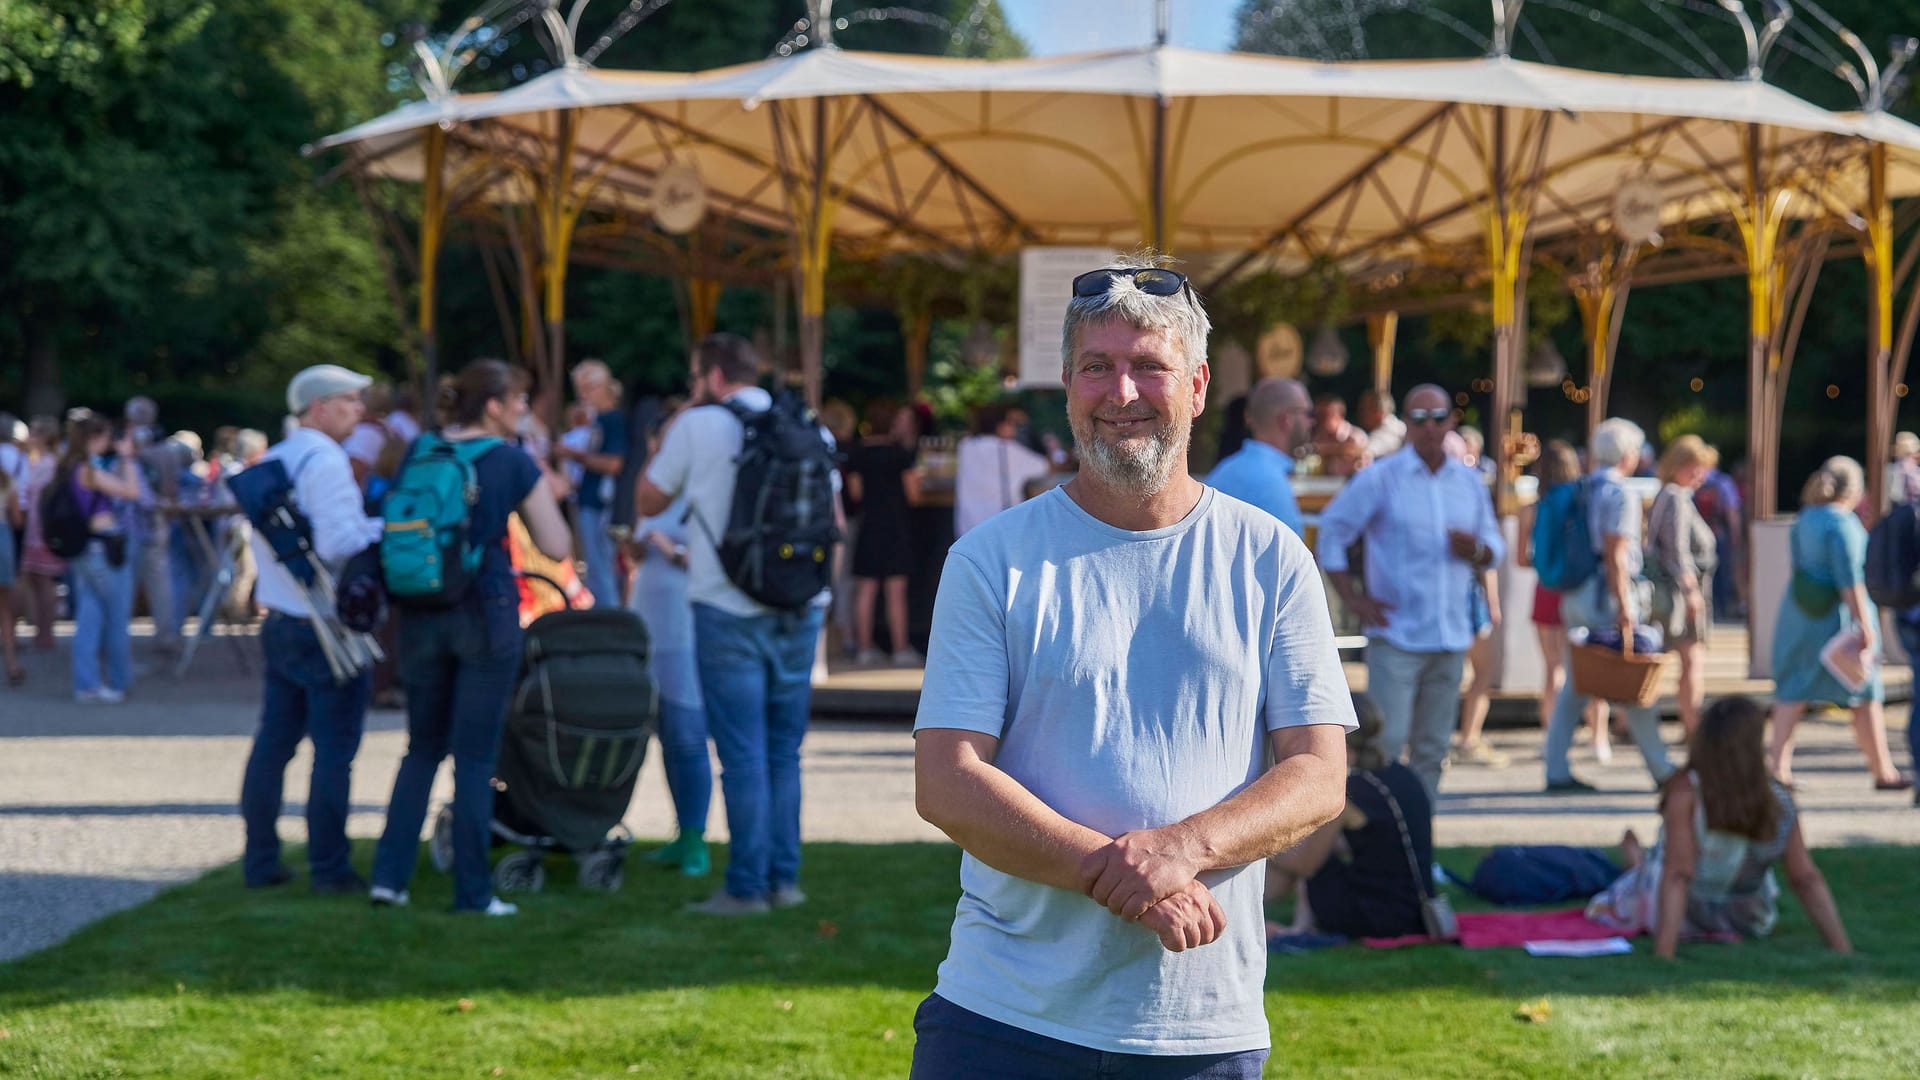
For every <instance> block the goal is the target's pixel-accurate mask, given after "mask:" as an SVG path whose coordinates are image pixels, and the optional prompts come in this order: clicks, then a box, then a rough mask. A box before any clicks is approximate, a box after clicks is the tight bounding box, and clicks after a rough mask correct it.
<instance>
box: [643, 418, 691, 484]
mask: <svg viewBox="0 0 1920 1080" xmlns="http://www.w3.org/2000/svg"><path fill="white" fill-rule="evenodd" d="M701 419H702V418H701V417H700V416H698V415H697V414H695V413H691V412H689V413H687V414H685V415H684V416H682V417H680V419H679V420H678V421H677V422H675V423H674V424H673V425H672V426H671V427H669V428H667V437H666V438H664V439H662V440H661V441H660V450H659V452H658V453H656V454H654V455H653V460H652V461H651V462H649V463H648V464H647V479H648V480H649V481H651V482H652V483H653V486H654V487H657V488H659V489H660V490H661V491H663V492H666V494H667V495H668V497H670V498H671V497H676V496H678V495H679V494H680V493H681V492H682V491H684V490H686V486H687V474H688V472H689V471H690V470H691V468H692V462H693V440H694V433H693V429H694V427H695V426H696V425H697V424H698V423H699V421H700V420H701Z"/></svg>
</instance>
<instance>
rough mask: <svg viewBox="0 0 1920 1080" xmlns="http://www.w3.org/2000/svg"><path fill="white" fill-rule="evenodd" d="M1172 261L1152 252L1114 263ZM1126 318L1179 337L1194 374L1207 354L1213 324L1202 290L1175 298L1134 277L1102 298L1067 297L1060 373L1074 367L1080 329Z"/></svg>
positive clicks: (1137, 265)
mask: <svg viewBox="0 0 1920 1080" xmlns="http://www.w3.org/2000/svg"><path fill="white" fill-rule="evenodd" d="M1165 261H1166V260H1165V259H1164V258H1163V257H1162V256H1160V255H1159V254H1157V253H1155V252H1152V251H1141V252H1136V253H1133V254H1129V255H1122V256H1120V257H1119V258H1117V259H1115V260H1113V262H1112V263H1110V264H1108V266H1107V269H1114V270H1153V269H1160V268H1161V267H1162V264H1163V263H1164V262H1165ZM1116 321H1119V322H1125V323H1126V324H1127V325H1129V326H1131V327H1133V328H1134V329H1136V330H1160V331H1163V332H1164V333H1165V334H1166V335H1167V336H1168V337H1169V338H1171V339H1172V340H1173V344H1174V347H1175V348H1177V349H1179V350H1180V355H1181V356H1182V357H1184V358H1185V359H1186V362H1187V373H1188V374H1189V375H1191V374H1192V373H1193V372H1194V370H1195V369H1197V368H1198V367H1199V366H1200V365H1201V363H1202V362H1204V361H1205V360H1206V358H1207V334H1208V333H1210V332H1211V331H1212V330H1213V323H1212V321H1211V320H1209V319H1208V318H1207V313H1206V310H1205V308H1203V307H1202V306H1201V304H1200V292H1199V290H1197V289H1195V288H1193V286H1192V285H1188V286H1187V287H1186V288H1184V289H1181V290H1180V291H1179V292H1177V293H1175V294H1173V295H1172V296H1155V295H1153V294H1152V293H1145V292H1141V291H1140V288H1139V286H1137V285H1135V284H1134V283H1133V280H1132V279H1131V278H1126V277H1116V278H1114V279H1112V281H1110V282H1109V283H1108V284H1107V291H1106V292H1104V293H1101V294H1100V295H1098V296H1076V297H1073V298H1071V299H1069V300H1068V301H1067V319H1066V323H1065V325H1064V326H1063V327H1062V330H1061V336H1060V374H1061V375H1062V376H1066V375H1068V374H1070V373H1071V372H1072V370H1073V350H1074V347H1075V346H1076V345H1077V344H1078V343H1079V339H1080V328H1081V327H1083V326H1088V325H1092V324H1095V323H1107V322H1116Z"/></svg>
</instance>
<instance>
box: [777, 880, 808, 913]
mask: <svg viewBox="0 0 1920 1080" xmlns="http://www.w3.org/2000/svg"><path fill="white" fill-rule="evenodd" d="M806 902H807V894H806V893H803V892H801V891H800V886H798V885H775V886H774V887H773V892H771V893H769V894H767V903H768V904H771V905H772V906H774V907H775V908H790V907H799V906H800V905H801V904H804V903H806Z"/></svg>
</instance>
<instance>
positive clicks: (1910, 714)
mask: <svg viewBox="0 0 1920 1080" xmlns="http://www.w3.org/2000/svg"><path fill="white" fill-rule="evenodd" d="M1913 610H1914V612H1915V613H1916V614H1920V608H1915V609H1913ZM1906 616H1907V613H1906V612H1901V613H1900V614H1898V615H1895V616H1894V617H1893V629H1894V632H1895V633H1897V634H1899V635H1900V647H1901V648H1903V649H1905V650H1907V656H1908V657H1909V658H1911V661H1912V662H1913V663H1914V664H1916V665H1920V623H1912V622H1908V621H1907V617H1906ZM1916 709H1920V702H1915V701H1910V702H1908V703H1907V755H1908V757H1907V760H1908V762H1909V763H1910V764H1911V765H1912V766H1913V771H1914V775H1916V776H1920V716H1917V715H1915V711H1916Z"/></svg>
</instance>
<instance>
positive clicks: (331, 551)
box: [249, 428, 383, 618]
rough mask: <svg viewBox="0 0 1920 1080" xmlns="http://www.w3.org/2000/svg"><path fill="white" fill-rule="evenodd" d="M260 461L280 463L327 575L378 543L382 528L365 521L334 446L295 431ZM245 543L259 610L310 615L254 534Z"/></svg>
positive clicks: (343, 456) (349, 471) (341, 453)
mask: <svg viewBox="0 0 1920 1080" xmlns="http://www.w3.org/2000/svg"><path fill="white" fill-rule="evenodd" d="M261 460H262V461H281V462H285V464H286V470H287V475H288V477H289V478H291V479H292V481H293V503H294V505H295V506H297V507H299V508H300V511H301V513H303V514H305V515H306V516H307V520H308V521H309V522H311V523H312V525H313V551H314V554H316V555H318V556H320V561H321V562H323V563H325V564H326V566H327V569H328V570H330V571H332V572H333V573H334V574H336V575H337V574H339V573H340V571H341V569H342V568H344V567H345V566H346V565H347V560H348V559H351V558H353V557H354V556H355V555H358V554H360V552H362V551H364V550H366V549H367V547H368V546H369V545H372V544H377V543H379V542H380V533H381V531H382V528H383V526H382V525H381V522H380V519H379V518H375V517H368V516H367V514H366V507H365V504H364V503H363V502H362V501H361V498H360V485H358V484H356V483H354V482H353V466H352V465H351V464H349V463H348V460H347V452H346V451H345V450H342V449H341V448H340V444H339V443H337V442H334V441H333V440H332V439H330V438H328V437H327V436H325V435H323V434H321V433H320V432H318V431H315V430H313V429H312V428H297V429H295V430H294V432H293V434H291V435H288V436H287V437H286V438H285V439H283V440H281V442H280V443H279V444H278V445H276V446H275V447H274V448H273V449H271V450H268V451H267V454H266V457H264V458H262V459H261ZM249 542H250V543H251V544H252V545H253V561H254V563H255V564H256V565H257V566H259V568H260V578H259V582H258V584H256V585H255V586H254V597H255V599H257V600H258V601H259V602H260V606H262V607H264V608H266V609H268V610H269V611H278V612H280V613H281V614H283V615H294V616H298V617H301V618H305V617H306V616H309V615H312V614H313V608H312V606H311V605H309V604H308V603H307V593H306V590H305V589H304V588H302V587H301V586H300V583H299V582H297V581H295V580H294V579H293V575H292V574H289V573H288V572H287V568H286V567H284V566H282V565H280V560H279V559H278V558H275V557H274V554H273V548H272V547H270V546H268V544H267V542H266V541H265V540H263V539H261V538H260V533H259V531H258V530H255V531H254V533H253V537H252V539H251V540H250V541H249Z"/></svg>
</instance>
